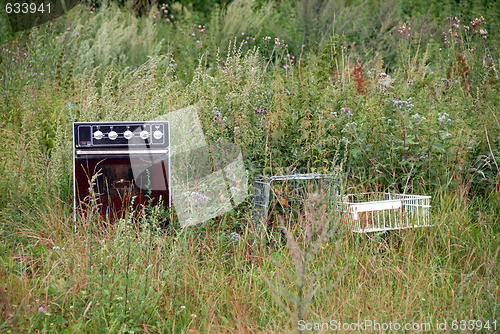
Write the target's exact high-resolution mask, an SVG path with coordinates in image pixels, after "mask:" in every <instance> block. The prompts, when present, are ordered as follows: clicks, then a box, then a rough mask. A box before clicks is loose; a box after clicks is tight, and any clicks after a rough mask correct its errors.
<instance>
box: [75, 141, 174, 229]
mask: <svg viewBox="0 0 500 334" xmlns="http://www.w3.org/2000/svg"><path fill="white" fill-rule="evenodd" d="M74 163H75V165H74V191H75V215H76V214H84V213H85V212H87V211H88V210H89V209H90V210H92V206H96V207H97V208H96V209H97V212H99V214H100V215H101V218H103V219H104V220H105V221H109V222H113V221H115V220H116V219H118V218H122V217H124V216H125V214H126V213H127V212H128V210H129V209H130V208H133V209H134V210H135V212H136V213H140V211H141V210H142V208H143V207H144V205H146V204H151V205H157V204H159V203H160V199H161V204H162V205H163V206H165V208H166V209H168V208H169V207H170V161H169V155H168V150H165V149H163V150H153V149H148V150H127V149H123V150H119V149H108V150H95V149H93V150H76V151H75V157H74ZM94 211H96V210H95V209H94ZM75 218H76V217H75ZM165 223H166V222H165Z"/></svg>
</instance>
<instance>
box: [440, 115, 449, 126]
mask: <svg viewBox="0 0 500 334" xmlns="http://www.w3.org/2000/svg"><path fill="white" fill-rule="evenodd" d="M438 122H440V123H443V122H446V123H447V124H449V123H450V122H451V119H450V118H449V115H448V114H447V113H444V114H442V115H441V114H438Z"/></svg>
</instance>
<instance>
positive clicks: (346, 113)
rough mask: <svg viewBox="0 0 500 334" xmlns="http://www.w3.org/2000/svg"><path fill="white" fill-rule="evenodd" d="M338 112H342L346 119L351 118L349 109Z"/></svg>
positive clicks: (341, 109)
mask: <svg viewBox="0 0 500 334" xmlns="http://www.w3.org/2000/svg"><path fill="white" fill-rule="evenodd" d="M340 111H342V112H343V113H344V115H346V116H347V117H352V114H351V112H350V111H349V109H347V108H340Z"/></svg>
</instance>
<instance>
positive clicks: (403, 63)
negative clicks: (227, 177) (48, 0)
mask: <svg viewBox="0 0 500 334" xmlns="http://www.w3.org/2000/svg"><path fill="white" fill-rule="evenodd" d="M485 3H487V4H482V3H479V2H473V1H470V2H469V1H463V2H461V1H459V2H455V1H450V2H447V1H445V2H443V3H442V4H441V5H436V6H437V7H432V6H430V5H429V4H427V5H428V6H427V7H426V2H425V1H423V2H418V3H417V2H416V1H410V2H397V1H386V2H380V1H349V2H348V1H346V2H342V1H319V0H318V1H310V2H308V1H302V2H301V1H295V2H294V1H277V2H272V1H271V2H264V1H245V0H236V1H233V2H231V3H230V4H227V5H219V4H217V3H216V2H209V1H207V2H199V3H198V2H183V3H182V4H181V3H170V4H168V6H167V5H163V6H162V5H160V6H155V5H153V6H150V7H147V6H145V4H144V3H142V2H136V3H134V2H129V3H128V4H124V5H122V6H121V7H120V6H117V5H115V4H114V3H109V4H102V5H101V6H99V7H98V8H96V7H90V6H83V5H82V6H78V7H76V8H74V9H73V10H72V11H71V12H70V13H68V14H67V15H65V16H63V17H60V18H59V19H57V20H54V21H52V22H50V23H48V24H44V25H42V26H39V27H36V28H33V29H32V30H30V31H25V32H20V33H16V34H12V33H9V32H8V29H7V27H8V26H7V21H6V19H5V17H0V27H2V33H1V34H0V37H1V38H2V40H1V43H0V44H1V49H0V110H1V113H0V134H1V136H0V138H2V140H1V141H0V222H1V225H0V257H1V260H2V261H1V263H0V288H1V290H0V332H2V333H4V332H6V333H16V332H24V333H72V332H77V333H80V332H82V333H115V332H116V333H118V332H119V333H132V332H135V333H158V332H163V333H171V332H176V333H187V332H193V333H208V332H210V333H234V332H238V333H247V332H256V333H287V332H293V331H301V330H304V331H306V332H307V331H308V329H307V328H313V332H321V331H324V332H328V330H327V329H332V328H334V327H335V326H339V322H340V324H341V325H340V326H342V324H351V323H358V322H361V323H364V324H365V325H366V324H367V323H366V322H365V321H372V322H377V323H379V324H388V323H389V322H392V324H395V323H398V324H401V325H402V326H404V325H405V324H411V325H413V326H414V327H413V328H411V329H408V330H406V332H412V333H413V332H414V333H421V332H429V333H431V332H438V328H437V323H440V324H443V323H444V322H447V332H455V329H458V330H462V332H464V333H465V332H484V333H490V332H499V331H500V306H499V298H500V295H499V293H500V291H499V282H500V273H499V263H500V254H499V252H500V239H499V232H500V227H499V223H500V218H499V211H500V171H499V168H498V164H499V163H500V113H499V112H498V110H499V107H500V94H499V93H500V92H499V88H500V74H499V69H500V57H499V49H498V48H499V46H500V43H499V39H498V33H499V23H498V15H499V13H500V9H499V5H498V4H497V2H491V3H490V2H485ZM200 4H205V5H207V6H208V5H210V6H208V7H206V8H205V7H203V6H201V5H200ZM457 4H459V5H457ZM200 6H201V7H200ZM440 6H441V7H440ZM207 8H209V9H210V12H202V10H207ZM4 28H5V29H4ZM190 105H195V106H196V108H197V110H198V116H199V118H200V119H201V121H202V123H203V131H204V134H205V137H206V140H207V142H208V143H209V144H213V143H217V142H223V143H235V144H237V145H238V146H239V147H240V148H241V151H242V153H243V157H244V161H245V168H246V169H247V171H248V175H249V179H250V184H249V187H250V191H251V190H252V184H253V183H252V181H253V180H254V179H255V178H256V177H257V176H259V175H268V176H269V175H282V174H292V173H297V172H300V173H304V172H318V173H329V172H331V171H334V170H336V171H338V170H341V171H342V174H343V175H345V177H344V181H343V189H344V192H346V193H357V192H365V191H387V192H401V193H402V192H404V193H413V194H425V195H431V196H432V202H431V205H432V208H431V214H430V222H429V223H430V224H431V225H432V226H431V227H425V228H419V229H409V230H404V231H392V232H385V233H372V234H366V235H361V234H355V233H351V232H350V231H349V226H348V224H346V223H345V222H344V223H342V221H341V220H340V215H339V214H338V213H337V212H336V211H335V210H334V208H332V207H331V206H330V205H329V201H328V199H325V198H324V197H322V196H320V194H315V193H311V194H309V196H308V200H307V201H306V204H305V205H303V206H302V207H300V208H298V207H297V208H295V207H293V206H292V207H291V208H288V207H286V206H287V205H283V202H281V204H282V205H279V203H280V202H279V201H278V205H276V207H275V210H274V212H272V213H271V215H270V216H271V218H270V222H269V225H270V228H269V230H268V231H267V233H257V232H256V231H255V230H254V226H255V221H254V216H253V214H252V212H253V200H252V197H251V196H249V197H248V200H247V201H245V202H244V203H243V204H241V205H240V206H238V207H236V208H234V209H233V210H232V211H230V212H228V213H226V214H224V215H223V216H220V217H217V218H215V219H213V220H210V221H208V222H206V223H204V224H201V225H197V226H193V227H188V228H185V229H181V228H179V227H177V224H176V223H174V224H173V226H174V227H173V228H172V229H171V230H169V231H168V233H167V231H165V229H161V228H157V225H158V222H157V221H156V219H155V218H154V217H157V216H158V215H156V214H152V215H148V216H146V215H142V216H139V217H132V215H130V218H127V219H124V220H122V221H120V222H118V223H117V224H116V225H114V226H112V227H109V228H108V229H105V230H99V229H97V228H96V226H99V225H100V222H99V221H98V219H97V218H95V219H94V218H92V217H90V218H89V217H87V218H86V219H81V220H79V221H78V222H77V223H76V225H74V222H73V198H72V196H73V190H72V182H73V181H72V180H73V175H72V134H71V131H72V122H74V121H101V120H102V121H104V120H112V121H126V120H151V119H154V118H156V117H158V116H161V115H164V114H165V113H169V112H172V111H175V110H178V109H181V108H184V107H186V106H190ZM287 204H288V203H287ZM284 207H286V208H284ZM151 210H155V208H151ZM278 225H283V226H286V227H285V228H284V229H279V228H278ZM454 321H455V322H454ZM461 321H465V322H461ZM314 323H319V324H320V325H321V323H323V324H325V323H328V328H326V327H325V325H323V327H322V328H321V327H320V328H318V327H316V328H314V325H313V324H314ZM304 324H310V325H311V326H312V327H307V328H305V325H304ZM427 324H428V325H427ZM454 326H458V327H454ZM460 326H462V327H460ZM362 329H363V328H357V327H351V328H350V330H351V331H354V332H356V331H359V332H361V331H362ZM350 330H349V329H346V328H345V327H343V328H342V327H341V328H340V330H339V332H349V331H350ZM366 331H367V332H381V330H377V329H376V328H374V327H373V326H372V327H367V328H366ZM390 331H391V330H388V332H390ZM392 331H394V332H397V330H396V329H394V328H393V330H392Z"/></svg>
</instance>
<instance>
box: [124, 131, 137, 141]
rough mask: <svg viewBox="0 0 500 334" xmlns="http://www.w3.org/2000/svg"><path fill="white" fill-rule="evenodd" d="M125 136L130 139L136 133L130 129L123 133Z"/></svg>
mask: <svg viewBox="0 0 500 334" xmlns="http://www.w3.org/2000/svg"><path fill="white" fill-rule="evenodd" d="M123 137H125V138H126V139H128V140H130V139H132V138H133V137H134V133H133V132H132V131H130V130H127V131H125V132H124V133H123Z"/></svg>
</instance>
